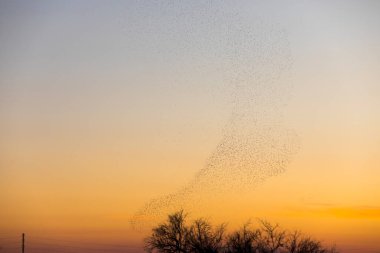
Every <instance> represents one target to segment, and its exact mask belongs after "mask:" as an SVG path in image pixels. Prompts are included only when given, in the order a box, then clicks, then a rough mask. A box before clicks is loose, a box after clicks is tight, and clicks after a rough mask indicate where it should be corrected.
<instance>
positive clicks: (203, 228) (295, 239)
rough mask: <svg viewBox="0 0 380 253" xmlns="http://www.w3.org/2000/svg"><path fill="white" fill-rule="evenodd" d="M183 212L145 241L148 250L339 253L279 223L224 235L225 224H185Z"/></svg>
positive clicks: (262, 222)
mask: <svg viewBox="0 0 380 253" xmlns="http://www.w3.org/2000/svg"><path fill="white" fill-rule="evenodd" d="M185 221H186V214H184V212H183V211H179V212H176V213H174V214H171V215H169V216H168V219H167V221H166V222H165V223H162V224H160V225H158V226H157V227H155V228H153V229H152V234H151V236H149V237H148V238H146V239H145V249H146V251H148V252H158V253H279V252H281V253H337V252H338V251H337V250H336V249H335V247H332V248H326V247H324V246H323V245H322V243H321V242H320V241H318V240H314V239H312V238H311V237H308V236H304V235H302V234H301V233H300V232H299V231H294V232H292V233H288V232H286V231H285V230H282V229H281V228H280V226H279V225H278V224H275V225H272V224H271V223H269V222H268V221H265V220H259V224H260V226H259V227H258V228H257V229H251V228H250V224H249V223H246V224H245V225H244V226H243V227H242V228H241V229H239V230H237V231H234V232H232V233H230V234H229V235H227V236H225V225H220V226H218V227H216V228H214V227H213V226H212V225H211V224H210V223H209V222H208V221H206V220H204V219H197V220H195V221H193V222H192V223H190V225H187V224H186V222H185Z"/></svg>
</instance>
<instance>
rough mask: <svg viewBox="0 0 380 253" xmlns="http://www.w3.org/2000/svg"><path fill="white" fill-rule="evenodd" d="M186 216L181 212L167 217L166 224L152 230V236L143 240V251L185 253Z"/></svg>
mask: <svg viewBox="0 0 380 253" xmlns="http://www.w3.org/2000/svg"><path fill="white" fill-rule="evenodd" d="M185 218H186V214H184V212H183V211H179V212H176V213H174V214H172V215H169V217H168V220H167V222H166V223H163V224H160V225H159V226H157V227H155V228H153V230H152V235H151V236H149V237H148V238H146V239H145V250H146V251H148V252H161V253H186V252H188V251H187V249H186V237H187V233H188V228H187V227H186V226H185Z"/></svg>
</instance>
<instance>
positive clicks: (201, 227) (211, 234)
mask: <svg viewBox="0 0 380 253" xmlns="http://www.w3.org/2000/svg"><path fill="white" fill-rule="evenodd" d="M224 230H225V225H220V226H219V227H217V228H216V229H213V228H212V226H211V225H210V223H208V222H207V221H206V220H204V219H198V220H195V221H194V222H193V224H192V225H191V227H190V229H189V232H188V234H187V247H188V252H196V253H217V252H220V251H221V250H222V247H223V235H224Z"/></svg>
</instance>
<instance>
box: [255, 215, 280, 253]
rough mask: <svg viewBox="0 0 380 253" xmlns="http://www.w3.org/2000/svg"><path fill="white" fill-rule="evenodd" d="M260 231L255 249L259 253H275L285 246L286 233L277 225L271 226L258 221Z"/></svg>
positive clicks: (266, 222) (265, 222) (264, 221)
mask: <svg viewBox="0 0 380 253" xmlns="http://www.w3.org/2000/svg"><path fill="white" fill-rule="evenodd" d="M259 222H260V225H261V229H260V230H259V233H258V239H257V248H258V251H259V252H260V253H275V252H277V250H278V249H280V248H282V247H283V246H284V244H285V239H286V232H285V231H283V230H281V229H280V227H279V225H278V224H276V225H272V224H271V223H269V222H268V221H266V220H259Z"/></svg>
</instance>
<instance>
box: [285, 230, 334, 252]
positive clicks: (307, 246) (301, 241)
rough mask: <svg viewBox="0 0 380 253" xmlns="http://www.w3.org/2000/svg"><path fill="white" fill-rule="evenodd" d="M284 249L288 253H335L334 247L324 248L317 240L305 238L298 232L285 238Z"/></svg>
mask: <svg viewBox="0 0 380 253" xmlns="http://www.w3.org/2000/svg"><path fill="white" fill-rule="evenodd" d="M285 248H286V249H287V252H288V253H337V252H338V251H337V250H336V249H335V247H331V248H325V247H323V246H322V243H321V242H320V241H318V240H315V239H312V238H311V237H306V236H303V235H302V234H301V232H299V231H294V232H292V233H290V234H288V236H287V241H286V244H285Z"/></svg>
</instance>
